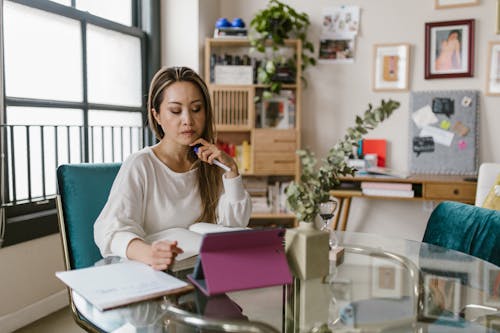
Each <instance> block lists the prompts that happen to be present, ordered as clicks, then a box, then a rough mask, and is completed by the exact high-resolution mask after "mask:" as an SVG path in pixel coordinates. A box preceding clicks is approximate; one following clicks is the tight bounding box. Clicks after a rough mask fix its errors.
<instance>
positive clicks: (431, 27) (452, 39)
mask: <svg viewBox="0 0 500 333" xmlns="http://www.w3.org/2000/svg"><path fill="white" fill-rule="evenodd" d="M474 22H475V21H474V20H458V21H446V22H430V23H426V24H425V79H436V78H454V77H472V76H473V75H474Z"/></svg>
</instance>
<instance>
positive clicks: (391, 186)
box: [361, 182, 412, 191]
mask: <svg viewBox="0 0 500 333" xmlns="http://www.w3.org/2000/svg"><path fill="white" fill-rule="evenodd" d="M361 188H362V189H365V188H366V189H368V188H370V189H382V190H400V191H411V190H412V184H410V183H383V182H361Z"/></svg>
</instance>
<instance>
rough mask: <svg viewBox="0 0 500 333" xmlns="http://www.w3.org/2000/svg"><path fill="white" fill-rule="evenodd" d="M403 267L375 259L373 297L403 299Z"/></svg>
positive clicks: (373, 264) (373, 265)
mask: <svg viewBox="0 0 500 333" xmlns="http://www.w3.org/2000/svg"><path fill="white" fill-rule="evenodd" d="M402 269H403V268H402V267H401V266H400V265H398V264H397V263H395V262H392V261H389V260H386V259H378V258H373V261H372V279H371V281H372V292H371V294H372V296H373V297H381V298H401V297H402V296H403V281H402V279H403V278H402Z"/></svg>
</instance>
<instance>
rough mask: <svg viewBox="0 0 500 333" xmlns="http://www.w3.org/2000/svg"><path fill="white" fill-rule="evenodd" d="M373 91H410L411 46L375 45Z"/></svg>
mask: <svg viewBox="0 0 500 333" xmlns="http://www.w3.org/2000/svg"><path fill="white" fill-rule="evenodd" d="M373 53H374V60H373V90H374V91H397V90H401V91H406V90H408V81H409V79H408V76H409V61H410V44H405V43H403V44H375V45H374V47H373Z"/></svg>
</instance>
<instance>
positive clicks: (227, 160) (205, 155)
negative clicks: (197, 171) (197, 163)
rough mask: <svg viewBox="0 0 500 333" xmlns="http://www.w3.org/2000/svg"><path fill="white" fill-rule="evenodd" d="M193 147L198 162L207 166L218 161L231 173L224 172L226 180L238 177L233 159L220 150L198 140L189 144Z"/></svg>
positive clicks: (202, 140)
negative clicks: (196, 148) (195, 149)
mask: <svg viewBox="0 0 500 333" xmlns="http://www.w3.org/2000/svg"><path fill="white" fill-rule="evenodd" d="M195 145H199V146H198V152H197V153H196V155H197V156H198V158H199V159H200V160H202V161H203V162H206V163H208V164H213V162H214V160H218V161H219V162H221V163H222V164H225V165H227V166H228V167H229V168H230V169H231V171H226V173H225V176H226V178H233V177H237V176H238V175H239V172H238V166H237V165H236V162H235V161H234V159H232V158H231V156H229V155H228V154H226V153H225V152H223V151H222V150H220V149H219V148H218V147H217V146H216V145H214V144H212V143H210V142H208V141H206V140H205V139H202V138H199V139H198V140H196V141H194V142H193V143H191V144H190V146H191V147H194V146H195Z"/></svg>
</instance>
